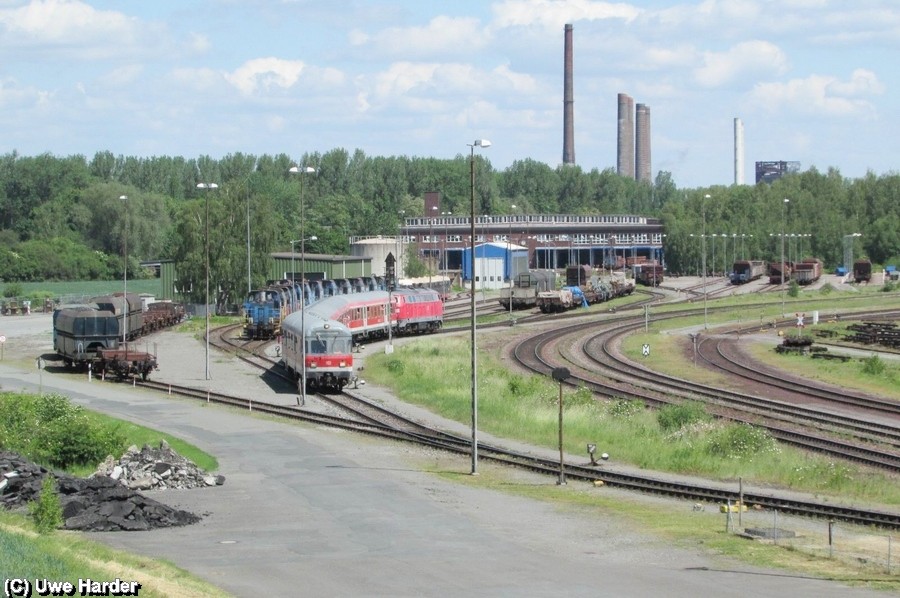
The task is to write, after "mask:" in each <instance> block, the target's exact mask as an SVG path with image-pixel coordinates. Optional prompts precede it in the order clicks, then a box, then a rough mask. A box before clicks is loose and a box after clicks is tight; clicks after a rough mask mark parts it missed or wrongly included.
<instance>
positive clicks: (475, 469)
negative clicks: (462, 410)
mask: <svg viewBox="0 0 900 598" xmlns="http://www.w3.org/2000/svg"><path fill="white" fill-rule="evenodd" d="M467 145H468V146H469V148H470V153H469V181H470V183H471V184H470V187H469V189H470V195H469V210H470V214H469V227H470V229H471V230H470V233H471V236H470V241H469V245H470V246H469V249H470V250H471V252H472V254H471V255H470V256H469V266H470V272H469V280H470V282H471V283H472V292H471V293H470V295H469V297H470V299H471V311H472V326H471V328H472V330H471V332H472V475H477V474H478V360H477V359H476V358H475V351H476V348H477V345H476V343H475V327H476V323H475V317H476V315H477V308H476V302H475V148H476V147H481V148H485V147H490V146H491V142H490V141H488V140H487V139H476V140H475V141H473V142H472V143H469V144H467Z"/></svg>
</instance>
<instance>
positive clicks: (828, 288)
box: [819, 282, 834, 295]
mask: <svg viewBox="0 0 900 598" xmlns="http://www.w3.org/2000/svg"><path fill="white" fill-rule="evenodd" d="M833 291H834V285H832V284H831V283H830V282H826V283H825V284H823V285H822V288H820V289H819V293H821V294H823V295H830V294H831V293H832V292H833Z"/></svg>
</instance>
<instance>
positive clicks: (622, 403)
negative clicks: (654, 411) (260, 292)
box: [609, 399, 645, 419]
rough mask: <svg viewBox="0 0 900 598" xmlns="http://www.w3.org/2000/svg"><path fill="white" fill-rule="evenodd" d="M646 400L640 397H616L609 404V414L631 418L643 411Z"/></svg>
mask: <svg viewBox="0 0 900 598" xmlns="http://www.w3.org/2000/svg"><path fill="white" fill-rule="evenodd" d="M644 409H645V405H644V402H643V401H641V400H640V399H615V400H614V401H613V402H612V403H611V404H610V406H609V414H610V415H611V416H612V417H618V418H621V419H629V418H632V417H634V416H635V415H638V414H640V413H643V412H644Z"/></svg>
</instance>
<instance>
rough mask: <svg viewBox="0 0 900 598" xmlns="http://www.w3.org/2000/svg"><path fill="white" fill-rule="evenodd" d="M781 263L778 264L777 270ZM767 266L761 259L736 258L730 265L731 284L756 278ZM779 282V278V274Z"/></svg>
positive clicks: (759, 276)
mask: <svg viewBox="0 0 900 598" xmlns="http://www.w3.org/2000/svg"><path fill="white" fill-rule="evenodd" d="M780 266H781V264H779V272H780V271H781V270H780ZM766 270H767V266H766V263H765V262H764V261H762V260H738V261H736V262H735V263H734V265H732V267H731V284H744V283H747V282H750V281H751V280H757V279H759V278H761V277H762V276H764V275H765V274H766ZM778 282H779V283H781V278H780V274H779V280H778Z"/></svg>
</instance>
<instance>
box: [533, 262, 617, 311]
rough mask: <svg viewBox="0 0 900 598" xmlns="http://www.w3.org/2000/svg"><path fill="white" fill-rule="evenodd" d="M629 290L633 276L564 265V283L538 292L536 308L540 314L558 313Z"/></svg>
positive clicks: (610, 297) (584, 266)
mask: <svg viewBox="0 0 900 598" xmlns="http://www.w3.org/2000/svg"><path fill="white" fill-rule="evenodd" d="M632 292H634V279H631V278H628V277H627V276H626V275H625V273H624V272H612V273H601V274H594V273H593V271H592V269H591V267H590V266H586V265H582V266H569V267H568V268H566V286H564V287H562V288H561V289H559V290H558V291H545V292H541V293H538V298H537V307H538V308H539V309H540V310H541V312H543V313H553V312H560V311H565V310H568V309H572V308H574V307H588V306H589V305H591V304H594V303H602V302H604V301H609V300H610V299H615V298H616V297H622V296H625V295H630V294H631V293H632Z"/></svg>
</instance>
